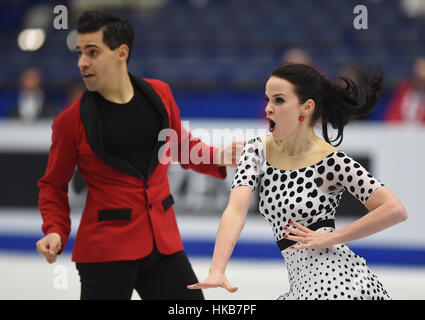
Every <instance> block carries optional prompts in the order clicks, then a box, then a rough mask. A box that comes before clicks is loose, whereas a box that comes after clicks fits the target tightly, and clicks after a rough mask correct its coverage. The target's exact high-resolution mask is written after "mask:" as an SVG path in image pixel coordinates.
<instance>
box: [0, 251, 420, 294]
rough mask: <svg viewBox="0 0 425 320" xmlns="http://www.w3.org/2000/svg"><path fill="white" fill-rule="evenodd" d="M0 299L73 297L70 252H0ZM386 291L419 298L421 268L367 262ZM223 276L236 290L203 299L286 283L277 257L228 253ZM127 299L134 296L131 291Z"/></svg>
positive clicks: (75, 282)
mask: <svg viewBox="0 0 425 320" xmlns="http://www.w3.org/2000/svg"><path fill="white" fill-rule="evenodd" d="M189 258H190V260H191V262H192V266H193V268H194V270H195V273H196V274H197V276H198V278H199V279H203V278H204V277H205V276H206V275H207V273H208V268H209V262H210V260H209V259H207V258H198V257H189ZM0 266H1V267H0V268H1V276H0V288H1V289H0V299H2V300H15V299H19V300H28V299H29V300H34V299H37V300H39V299H40V300H76V299H79V292H80V288H79V276H78V273H77V270H76V269H75V264H74V263H73V262H71V257H70V255H68V254H67V255H63V256H60V257H59V259H58V260H57V261H56V263H54V264H51V265H50V264H48V263H47V262H46V261H45V260H44V258H42V257H41V256H38V255H37V254H17V253H6V252H1V253H0ZM370 267H371V269H372V271H374V272H375V273H376V274H377V275H378V277H379V279H380V280H381V282H382V283H383V285H384V286H385V288H386V289H387V291H388V293H389V294H390V296H391V297H392V298H393V299H397V300H399V299H400V300H405V299H408V300H423V299H425V268H410V267H382V266H379V267H376V266H370ZM227 276H228V279H229V281H230V283H231V284H232V285H233V286H236V287H238V288H239V290H238V291H237V292H236V293H233V294H231V293H228V292H227V291H225V290H224V289H221V288H216V289H208V290H204V295H205V298H206V299H209V300H228V299H232V300H274V299H276V298H277V297H278V296H279V295H280V294H281V293H282V292H284V291H287V290H288V288H289V284H288V278H287V274H286V269H285V267H284V264H283V262H279V261H274V260H273V261H263V262H261V261H257V260H249V259H233V260H231V262H230V263H229V265H228V270H227ZM133 299H140V298H139V296H138V294H137V293H136V292H134V294H133Z"/></svg>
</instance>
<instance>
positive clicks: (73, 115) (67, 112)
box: [55, 94, 82, 122]
mask: <svg viewBox="0 0 425 320" xmlns="http://www.w3.org/2000/svg"><path fill="white" fill-rule="evenodd" d="M81 97H82V94H81V95H80V96H79V97H78V98H77V99H75V100H74V101H73V102H72V103H71V104H69V105H68V106H67V107H66V108H65V109H63V110H62V111H61V112H60V113H59V115H58V116H57V117H56V118H55V122H72V121H75V120H79V119H80V102H81Z"/></svg>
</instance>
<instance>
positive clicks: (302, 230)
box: [284, 221, 335, 250]
mask: <svg viewBox="0 0 425 320" xmlns="http://www.w3.org/2000/svg"><path fill="white" fill-rule="evenodd" d="M290 224H292V225H293V226H295V227H296V229H295V228H290V227H284V229H285V230H286V231H289V232H290V233H292V234H294V235H295V236H292V235H288V236H285V238H286V239H288V240H292V241H295V242H299V243H301V244H299V245H294V246H291V249H296V250H300V249H326V248H331V247H332V246H333V245H334V244H335V243H334V239H333V235H332V233H331V232H317V231H313V230H310V229H309V228H306V227H304V226H302V225H301V224H299V223H298V222H295V221H290Z"/></svg>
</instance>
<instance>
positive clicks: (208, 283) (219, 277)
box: [187, 271, 238, 293]
mask: <svg viewBox="0 0 425 320" xmlns="http://www.w3.org/2000/svg"><path fill="white" fill-rule="evenodd" d="M217 287H222V288H224V289H226V290H227V291H229V292H230V293H234V292H236V291H237V290H238V288H235V287H232V286H231V285H230V283H229V281H227V279H226V276H225V275H224V273H221V272H211V271H210V273H209V275H208V277H207V278H206V279H205V280H204V281H203V282H198V283H195V284H191V285H188V286H187V288H188V289H208V288H217Z"/></svg>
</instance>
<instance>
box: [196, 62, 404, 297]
mask: <svg viewBox="0 0 425 320" xmlns="http://www.w3.org/2000/svg"><path fill="white" fill-rule="evenodd" d="M341 79H342V80H343V82H342V84H337V83H332V82H330V81H329V80H327V79H326V78H324V77H323V76H321V75H320V74H319V73H318V72H317V71H316V70H314V69H313V68H311V67H309V66H306V65H303V64H284V65H281V66H280V67H278V68H277V69H276V70H275V71H273V73H272V74H271V77H270V79H269V80H268V81H267V84H266V100H267V107H266V113H267V120H268V121H269V130H270V132H271V133H272V134H271V135H267V136H264V137H257V138H255V139H252V140H250V141H248V142H247V144H246V146H245V148H244V150H243V152H242V155H241V158H240V161H239V166H238V169H237V171H236V174H235V178H234V182H233V185H232V191H231V194H230V199H229V203H228V206H227V208H226V210H225V211H224V213H223V217H222V220H221V223H220V226H219V230H218V234H217V239H216V244H215V249H214V254H213V258H212V262H211V266H210V271H209V275H208V277H207V278H206V279H205V280H204V281H203V282H198V283H196V284H193V285H189V286H188V288H190V289H203V288H211V287H223V288H225V289H227V290H228V291H229V292H235V291H236V290H237V288H234V287H232V286H231V285H230V283H229V282H228V280H227V279H226V276H225V269H226V265H227V262H228V260H229V258H230V256H231V254H232V251H233V249H234V246H235V244H236V241H237V239H238V237H239V234H240V232H241V230H242V228H243V225H244V223H245V220H246V214H247V211H248V208H249V206H250V203H251V199H252V194H253V192H254V191H255V189H256V188H257V187H259V188H260V204H259V210H260V212H261V214H262V215H263V216H264V217H265V218H266V219H267V221H268V222H269V223H270V224H271V226H272V228H273V232H274V236H275V238H276V241H277V244H278V246H279V248H280V250H281V253H282V255H283V257H284V259H285V262H286V265H287V269H288V273H289V282H290V290H289V292H287V293H285V294H282V295H281V296H280V297H279V299H390V297H389V295H388V293H387V292H386V290H385V289H384V288H383V286H382V284H381V283H380V282H379V280H378V279H377V277H376V275H374V274H373V273H372V272H371V271H370V270H369V268H368V267H367V266H366V262H365V260H364V259H363V258H362V257H360V256H357V255H356V254H354V253H353V252H352V251H351V250H350V249H349V248H348V247H347V246H346V245H345V244H344V243H345V242H350V241H353V240H356V239H359V238H363V237H367V236H369V235H372V234H374V233H377V232H379V231H381V230H384V229H386V228H388V227H390V226H393V225H395V224H397V223H399V222H401V221H403V220H405V219H406V218H407V213H406V211H405V209H404V207H403V205H402V204H401V203H400V201H399V200H398V199H397V198H396V197H395V196H394V195H393V194H392V193H391V191H390V190H389V189H388V188H387V187H385V186H384V185H383V184H381V183H380V182H379V181H378V180H377V179H375V178H374V177H372V176H371V175H370V174H369V173H368V172H367V171H366V170H365V169H364V168H363V167H362V166H361V165H359V164H358V163H357V162H356V161H354V160H353V159H352V158H350V157H349V156H347V155H346V154H345V153H344V152H343V151H341V150H338V149H336V148H335V146H338V145H339V144H340V143H341V141H342V138H343V129H344V126H345V125H346V124H347V123H348V122H349V121H350V120H351V119H352V118H353V117H354V116H358V115H362V114H365V113H367V112H369V111H370V110H371V109H372V108H373V107H374V106H375V104H376V102H377V92H378V90H379V89H380V85H381V82H382V74H381V73H377V74H375V75H372V76H369V78H368V84H367V86H366V87H365V90H364V94H363V99H361V100H362V101H358V91H357V86H356V84H355V83H354V82H353V81H352V80H350V79H348V78H343V77H341ZM319 121H320V122H321V124H322V130H323V136H324V140H322V139H320V138H319V137H318V136H316V135H315V133H314V129H313V128H314V125H315V124H316V123H317V122H319ZM328 124H330V125H332V127H333V128H334V129H336V130H337V133H338V134H337V137H336V138H335V139H334V140H330V138H329V135H328V130H327V127H328ZM338 139H339V141H338V143H336V144H335V146H333V145H332V144H331V142H334V141H336V140H338ZM345 189H347V190H348V191H349V192H350V193H352V194H353V195H354V196H356V197H357V199H359V201H361V202H362V203H363V204H364V205H365V206H366V207H367V208H368V209H369V210H370V212H369V213H368V214H366V215H364V216H363V217H362V218H360V219H358V220H357V221H355V222H353V223H351V224H349V225H347V226H345V227H343V228H341V229H338V230H335V224H334V215H335V210H336V207H337V206H338V203H339V200H340V199H341V195H342V192H343V191H344V190H345Z"/></svg>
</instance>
